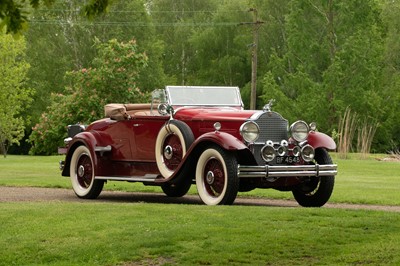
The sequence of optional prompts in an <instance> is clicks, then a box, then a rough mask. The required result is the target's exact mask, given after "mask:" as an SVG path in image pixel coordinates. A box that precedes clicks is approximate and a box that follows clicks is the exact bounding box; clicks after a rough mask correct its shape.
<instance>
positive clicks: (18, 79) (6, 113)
mask: <svg viewBox="0 0 400 266" xmlns="http://www.w3.org/2000/svg"><path fill="white" fill-rule="evenodd" d="M25 48H26V45H25V40H24V39H23V38H20V39H19V40H14V39H13V38H12V37H11V36H9V35H4V34H0V58H1V64H0V151H1V152H3V154H4V157H5V156H6V155H7V150H8V148H9V146H10V145H11V144H13V143H15V144H19V140H20V139H21V138H22V137H23V135H24V129H25V124H26V122H27V120H28V118H27V117H23V116H21V113H22V112H23V111H24V110H25V108H27V107H28V106H29V104H30V102H31V100H32V98H31V96H32V94H33V91H32V90H30V89H27V88H26V87H25V85H26V75H27V71H28V69H29V64H28V63H27V62H26V61H25Z"/></svg>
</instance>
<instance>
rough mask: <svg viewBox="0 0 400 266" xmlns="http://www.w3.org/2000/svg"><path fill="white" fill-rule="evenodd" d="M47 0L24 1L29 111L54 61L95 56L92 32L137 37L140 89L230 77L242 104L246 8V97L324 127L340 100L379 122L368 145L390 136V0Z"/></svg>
mask: <svg viewBox="0 0 400 266" xmlns="http://www.w3.org/2000/svg"><path fill="white" fill-rule="evenodd" d="M7 2H10V0H7V1H3V2H2V4H3V3H7ZM13 2H16V1H13ZM33 2H35V1H33ZM36 2H38V1H36ZM47 2H49V3H50V2H53V1H49V0H45V1H42V2H40V4H39V5H37V6H35V8H34V9H24V10H26V12H27V14H29V16H30V17H29V19H30V22H29V29H28V31H24V32H25V33H26V34H25V35H26V38H27V43H28V49H29V52H28V58H27V59H28V62H29V63H30V64H31V66H32V68H31V70H30V72H29V81H28V87H32V88H35V89H36V91H37V94H36V97H35V103H37V104H35V105H33V106H32V108H31V109H30V110H29V114H31V115H32V118H33V121H34V122H35V123H36V122H37V121H38V120H39V119H40V114H41V113H42V112H43V111H45V110H46V108H47V106H49V105H50V100H49V99H50V98H51V97H50V94H51V93H64V91H63V88H64V87H66V86H68V84H67V83H68V80H67V79H63V74H64V73H65V71H67V70H75V71H77V70H79V69H82V68H83V66H88V65H89V64H90V62H91V61H92V60H93V58H94V57H95V56H96V50H95V48H94V47H95V46H94V40H95V39H96V38H97V39H99V40H101V41H102V42H106V41H108V40H109V39H113V38H116V39H118V40H120V41H128V40H130V39H131V38H133V37H134V38H135V39H136V40H137V42H138V44H139V49H140V51H141V52H144V51H146V54H147V55H148V57H149V59H148V65H149V67H148V68H146V69H144V70H143V71H142V72H141V73H142V74H141V75H140V77H139V78H138V80H137V85H138V87H140V88H141V89H143V90H144V91H150V90H152V89H154V88H160V87H163V86H164V85H168V84H170V85H171V84H176V85H182V84H187V85H234V86H239V87H240V88H241V92H242V97H243V101H244V103H245V106H247V104H248V98H249V91H250V79H251V47H252V43H253V36H252V32H253V25H252V24H246V23H251V22H252V12H249V9H250V8H255V9H256V10H257V11H258V19H259V20H260V21H264V22H265V23H263V24H262V25H260V26H259V27H260V28H259V43H258V44H259V45H258V71H257V73H258V82H257V89H258V92H257V93H258V96H259V97H258V100H257V101H258V103H257V107H258V108H261V107H262V106H264V105H265V103H266V101H268V100H269V99H271V98H277V101H276V106H275V107H274V108H276V109H275V110H276V111H280V112H282V113H283V115H284V116H285V117H287V118H288V119H289V120H290V121H293V120H296V119H303V120H306V121H309V122H311V121H315V122H317V125H318V129H319V130H320V131H323V132H326V133H330V132H337V130H338V126H339V120H340V118H341V117H343V115H344V113H345V110H346V108H347V107H348V106H349V107H350V108H351V109H352V110H353V111H354V112H357V114H359V116H360V117H359V118H360V120H361V121H362V120H367V119H370V120H373V121H378V122H379V125H378V127H377V128H376V134H375V135H374V138H373V140H372V148H371V150H372V151H373V152H385V151H388V150H390V149H393V148H396V147H398V146H399V145H400V141H399V140H400V116H398V115H397V113H398V110H399V103H400V94H399V93H398V88H399V86H400V67H399V62H400V52H399V49H400V46H399V42H398V39H399V35H400V31H399V29H400V27H399V20H398V15H399V14H400V4H399V3H398V1H391V0H379V1H375V0H367V1H360V0H352V1H343V0H340V1H333V0H282V1H274V0H235V1H214V0H202V1H184V0H179V1H176V0H134V1H103V0H102V1H98V0H93V1H89V0H88V1H86V2H85V3H83V4H82V2H81V1H78V0H69V1H61V0H54V2H53V3H51V6H50V7H48V6H47V5H46V3H47ZM96 2H98V4H99V5H98V7H99V9H98V10H100V11H102V13H100V14H97V12H92V13H91V14H94V15H95V16H93V18H92V20H87V19H86V18H85V17H84V16H82V12H83V13H84V12H85V4H89V5H90V4H94V3H96ZM111 2H112V3H111ZM24 3H26V4H25V5H29V3H28V2H24ZM38 3H39V2H38ZM0 10H1V8H0ZM104 11H105V12H104ZM87 14H88V15H90V14H89V13H87ZM3 22H4V21H3ZM54 58H57V59H58V60H54Z"/></svg>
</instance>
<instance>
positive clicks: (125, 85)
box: [30, 39, 148, 154]
mask: <svg viewBox="0 0 400 266" xmlns="http://www.w3.org/2000/svg"><path fill="white" fill-rule="evenodd" d="M96 50H97V56H96V57H95V58H94V59H93V61H92V63H91V66H90V67H88V68H82V69H80V70H78V71H71V72H68V73H67V74H66V79H67V80H68V82H69V84H70V85H69V86H68V87H66V88H65V93H63V94H61V93H58V94H53V95H52V103H51V105H50V106H49V107H48V110H47V112H45V113H43V114H42V116H41V118H40V121H39V123H38V124H37V125H36V126H35V127H34V128H33V131H32V134H31V136H30V141H31V143H32V144H33V145H32V148H31V153H32V154H53V153H55V152H56V151H57V147H59V146H61V145H63V143H62V141H63V138H64V137H65V134H66V126H67V125H69V124H75V123H78V122H79V123H81V124H88V123H90V122H92V121H94V120H96V119H99V118H102V117H103V115H104V109H103V108H104V105H106V104H107V103H110V102H120V103H135V102H144V101H147V100H148V94H147V93H145V92H143V91H142V90H141V89H140V88H138V87H137V85H136V81H137V80H138V77H139V73H140V72H141V71H142V70H143V69H144V68H145V67H146V66H147V56H146V54H145V53H141V52H139V51H138V47H137V44H136V41H135V40H131V41H129V42H118V41H117V40H115V39H113V40H110V41H108V42H107V43H100V42H97V43H96Z"/></svg>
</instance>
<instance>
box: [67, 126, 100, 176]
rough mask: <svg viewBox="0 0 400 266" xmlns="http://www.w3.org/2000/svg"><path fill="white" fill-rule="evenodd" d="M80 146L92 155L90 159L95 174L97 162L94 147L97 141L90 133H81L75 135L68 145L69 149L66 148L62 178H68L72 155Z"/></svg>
mask: <svg viewBox="0 0 400 266" xmlns="http://www.w3.org/2000/svg"><path fill="white" fill-rule="evenodd" d="M81 145H84V146H86V147H87V148H88V149H89V151H90V154H91V155H92V158H93V165H94V167H95V172H97V171H96V169H97V165H98V162H97V156H96V153H95V147H96V145H97V140H96V138H95V137H94V136H93V134H92V133H90V132H82V133H79V134H77V135H76V136H75V137H74V138H73V139H72V141H71V142H70V143H69V148H68V151H67V155H66V157H65V166H64V169H63V171H62V173H61V175H62V176H69V175H70V171H69V168H70V163H71V158H72V154H73V153H74V151H75V150H76V148H78V147H79V146H81Z"/></svg>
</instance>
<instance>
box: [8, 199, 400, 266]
mask: <svg viewBox="0 0 400 266" xmlns="http://www.w3.org/2000/svg"><path fill="white" fill-rule="evenodd" d="M0 206H1V210H2V211H1V212H0V221H1V223H0V229H1V230H0V245H1V247H2V248H1V249H0V265H39V264H42V265H43V264H45V265H96V266H97V265H243V264H245V265H399V264H400V255H399V254H400V245H399V243H400V214H399V213H392V212H379V211H361V210H360V211H356V210H340V209H327V208H325V209H324V208H314V209H310V208H279V207H278V208H277V207H255V206H203V205H175V204H148V203H99V202H96V201H83V202H82V203H66V202H51V203H43V202H41V203H39V202H37V203H24V204H21V203H1V204H0Z"/></svg>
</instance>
